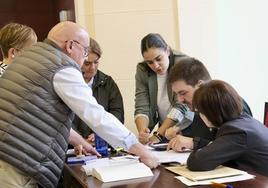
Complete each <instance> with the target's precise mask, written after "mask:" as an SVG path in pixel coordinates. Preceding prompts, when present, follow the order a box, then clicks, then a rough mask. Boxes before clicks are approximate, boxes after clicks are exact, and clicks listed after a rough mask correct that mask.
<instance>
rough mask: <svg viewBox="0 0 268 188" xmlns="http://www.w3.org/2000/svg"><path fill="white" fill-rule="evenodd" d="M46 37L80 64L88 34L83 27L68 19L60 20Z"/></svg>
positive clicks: (82, 60) (87, 42) (83, 57)
mask: <svg viewBox="0 0 268 188" xmlns="http://www.w3.org/2000/svg"><path fill="white" fill-rule="evenodd" d="M47 38H48V39H49V40H52V41H53V42H55V43H56V44H57V45H58V46H59V47H60V48H62V49H63V51H64V52H65V53H66V54H67V55H68V56H69V57H71V58H72V59H73V60H75V61H76V63H77V64H79V65H80V66H82V64H83V62H84V60H85V58H86V57H85V56H84V55H85V49H87V48H88V46H89V34H88V33H87V31H86V30H85V29H84V28H83V27H81V26H80V25H78V24H76V23H74V22H70V21H65V22H60V23H58V24H57V25H55V26H54V27H53V28H52V29H51V30H50V31H49V33H48V36H47Z"/></svg>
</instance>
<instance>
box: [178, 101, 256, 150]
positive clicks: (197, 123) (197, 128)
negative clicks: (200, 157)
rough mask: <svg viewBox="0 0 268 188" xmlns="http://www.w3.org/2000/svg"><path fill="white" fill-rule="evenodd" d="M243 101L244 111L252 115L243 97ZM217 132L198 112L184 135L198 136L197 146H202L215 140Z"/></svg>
mask: <svg viewBox="0 0 268 188" xmlns="http://www.w3.org/2000/svg"><path fill="white" fill-rule="evenodd" d="M242 102H243V113H244V114H248V115H250V116H252V113H251V110H250V108H249V106H248V104H247V103H246V101H245V100H244V99H243V98H242ZM216 133H217V129H216V128H209V127H207V126H206V124H205V123H204V122H203V120H202V119H201V118H200V116H199V115H198V114H197V113H196V114H195V116H194V119H193V122H192V124H191V126H189V127H188V128H187V130H184V132H183V135H184V136H188V137H193V138H195V137H197V139H198V140H199V142H198V143H197V146H196V147H197V148H200V147H203V146H205V145H207V144H208V143H209V142H210V141H211V140H214V139H215V136H216Z"/></svg>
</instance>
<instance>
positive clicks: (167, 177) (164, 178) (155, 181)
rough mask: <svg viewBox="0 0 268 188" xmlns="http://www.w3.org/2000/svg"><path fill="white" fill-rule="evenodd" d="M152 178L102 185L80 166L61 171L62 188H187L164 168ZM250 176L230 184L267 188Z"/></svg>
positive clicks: (264, 179) (264, 180) (262, 180)
mask: <svg viewBox="0 0 268 188" xmlns="http://www.w3.org/2000/svg"><path fill="white" fill-rule="evenodd" d="M153 173H154V176H153V177H149V178H139V179H133V180H124V181H118V182H111V183H102V182H101V181H99V180H98V179H96V178H94V177H92V176H87V175H86V174H85V172H83V171H82V170H81V165H67V164H65V166H64V170H63V177H64V178H63V180H64V188H106V187H113V188H134V187H135V188H150V187H153V188H165V187H176V188H185V187H187V186H186V185H184V184H183V183H181V182H180V181H179V180H177V179H175V178H174V176H175V175H176V174H174V173H172V172H170V171H168V170H166V169H165V168H164V166H159V167H158V168H156V169H154V170H153ZM249 173H250V174H254V175H256V178H255V179H251V180H246V181H240V182H232V183H230V184H231V185H233V186H234V188H268V177H266V176H262V175H259V174H256V173H253V172H249ZM209 187H210V186H209V185H203V186H192V188H209Z"/></svg>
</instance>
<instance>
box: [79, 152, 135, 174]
mask: <svg viewBox="0 0 268 188" xmlns="http://www.w3.org/2000/svg"><path fill="white" fill-rule="evenodd" d="M132 163H139V158H138V157H135V156H132V155H126V156H121V157H112V158H101V159H94V160H90V161H87V162H86V164H85V165H83V166H82V169H83V170H84V171H85V172H86V174H87V175H88V176H90V175H92V170H93V168H98V167H106V166H115V165H126V164H132Z"/></svg>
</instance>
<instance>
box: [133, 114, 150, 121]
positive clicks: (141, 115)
mask: <svg viewBox="0 0 268 188" xmlns="http://www.w3.org/2000/svg"><path fill="white" fill-rule="evenodd" d="M138 117H145V118H147V119H148V120H149V117H148V116H147V115H145V114H137V115H135V117H134V120H136V119H137V118H138Z"/></svg>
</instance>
